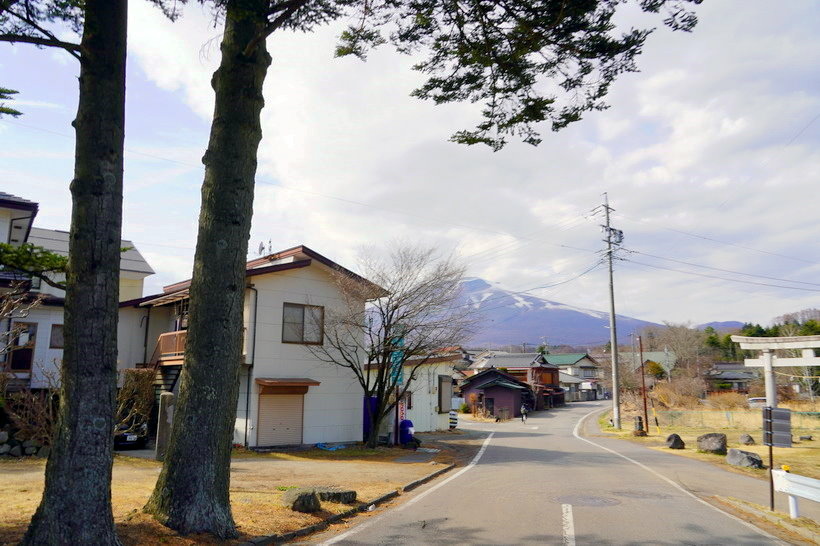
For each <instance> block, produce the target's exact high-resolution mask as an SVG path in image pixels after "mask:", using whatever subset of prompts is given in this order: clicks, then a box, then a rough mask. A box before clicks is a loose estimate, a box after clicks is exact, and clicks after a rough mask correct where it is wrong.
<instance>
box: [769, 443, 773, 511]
mask: <svg viewBox="0 0 820 546" xmlns="http://www.w3.org/2000/svg"><path fill="white" fill-rule="evenodd" d="M772 470H774V454H773V453H772V444H769V510H771V511H772V512H774V474H772Z"/></svg>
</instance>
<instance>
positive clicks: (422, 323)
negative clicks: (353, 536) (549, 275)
mask: <svg viewBox="0 0 820 546" xmlns="http://www.w3.org/2000/svg"><path fill="white" fill-rule="evenodd" d="M360 272H361V274H362V275H363V276H364V277H365V278H367V279H368V280H370V281H372V282H373V283H374V285H376V286H373V285H367V284H363V283H362V282H361V281H360V280H357V279H354V278H352V277H351V276H349V275H345V274H344V273H341V272H340V273H337V274H335V275H334V281H335V283H336V286H337V287H338V288H339V291H340V293H341V294H342V300H343V303H342V304H341V305H339V306H338V307H335V308H330V309H328V310H326V317H325V335H324V343H323V344H322V345H316V346H310V347H309V350H310V351H311V352H312V353H313V354H314V355H316V356H317V358H319V359H320V360H322V361H324V362H327V363H328V364H331V365H336V366H342V367H343V368H347V369H349V370H350V371H351V372H352V373H353V375H354V376H355V377H356V379H357V380H358V381H359V384H360V385H361V387H362V391H363V393H364V396H365V397H366V399H368V400H369V399H375V403H374V405H373V406H371V405H370V404H366V408H367V410H368V414H369V417H370V423H371V427H370V432H369V435H368V437H367V438H366V441H367V445H368V447H375V446H376V443H377V441H378V435H379V428H380V425H381V423H382V421H383V420H384V418H385V417H387V416H388V415H389V414H390V412H391V411H392V410H393V409H394V408H395V407H396V402H397V401H398V400H401V398H402V397H403V396H404V395H405V394H406V393H407V392H408V391H410V392H412V391H411V389H410V387H411V385H412V383H413V380H414V379H416V377H417V373H418V370H419V368H420V367H421V366H422V365H424V364H425V363H426V362H428V360H429V359H430V358H432V357H435V356H436V355H437V354H440V353H441V352H442V350H443V349H446V348H447V347H451V346H454V345H458V344H459V343H461V342H462V341H463V340H464V339H465V338H466V337H467V335H468V334H469V333H470V332H471V330H472V326H473V324H474V320H473V315H472V308H471V307H469V306H467V305H460V304H459V303H458V296H459V291H460V287H461V280H462V279H463V277H464V267H463V266H461V265H459V264H457V263H455V262H454V261H453V260H452V259H451V258H439V257H438V256H437V253H436V251H435V250H434V249H431V248H421V247H411V246H401V247H398V248H397V249H396V250H394V251H392V252H391V253H390V255H389V257H388V258H387V259H384V260H381V259H378V258H374V257H373V256H372V254H371V255H368V256H366V257H365V258H364V259H363V260H362V261H361V267H360Z"/></svg>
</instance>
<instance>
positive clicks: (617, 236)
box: [601, 192, 624, 429]
mask: <svg viewBox="0 0 820 546" xmlns="http://www.w3.org/2000/svg"><path fill="white" fill-rule="evenodd" d="M603 207H604V214H605V215H606V225H603V226H601V227H602V228H604V232H605V233H606V239H604V242H605V243H606V255H607V259H608V261H609V345H610V351H611V352H612V355H611V359H612V424H613V426H614V427H615V428H616V429H620V428H621V393H620V387H621V383H620V380H619V377H618V332H617V330H616V329H615V283H614V282H613V275H612V253H613V251H614V247H616V246H617V245H619V244H620V243H621V242H622V241H623V240H624V232H623V231H621V230H619V229H615V228H613V227H612V226H611V225H610V223H609V213H610V211H612V210H614V209H611V208H609V196H608V195H607V193H606V192H604V205H603Z"/></svg>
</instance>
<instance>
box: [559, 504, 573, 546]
mask: <svg viewBox="0 0 820 546" xmlns="http://www.w3.org/2000/svg"><path fill="white" fill-rule="evenodd" d="M561 529H562V532H563V543H564V546H575V523H574V522H573V521H572V505H571V504H562V505H561Z"/></svg>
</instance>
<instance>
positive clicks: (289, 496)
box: [282, 489, 322, 513]
mask: <svg viewBox="0 0 820 546" xmlns="http://www.w3.org/2000/svg"><path fill="white" fill-rule="evenodd" d="M282 502H284V503H285V506H288V507H289V508H290V509H291V510H294V511H296V512H307V513H309V512H318V511H319V510H321V509H322V503H321V502H319V496H318V495H317V494H316V493H315V492H313V491H303V490H301V489H291V490H290V491H286V492H285V494H284V495H282Z"/></svg>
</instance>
